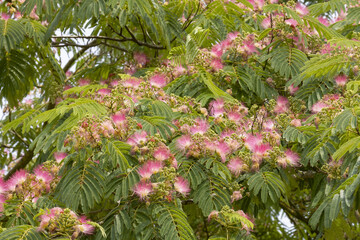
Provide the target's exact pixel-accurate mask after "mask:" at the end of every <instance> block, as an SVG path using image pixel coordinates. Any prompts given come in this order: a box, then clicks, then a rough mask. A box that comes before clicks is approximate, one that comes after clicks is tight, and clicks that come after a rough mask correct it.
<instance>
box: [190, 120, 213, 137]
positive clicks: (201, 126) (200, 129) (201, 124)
mask: <svg viewBox="0 0 360 240" xmlns="http://www.w3.org/2000/svg"><path fill="white" fill-rule="evenodd" d="M196 123H197V124H196V126H193V127H191V128H190V133H191V134H196V133H199V134H204V133H206V132H207V130H208V129H209V124H208V123H207V121H206V120H203V119H197V120H196Z"/></svg>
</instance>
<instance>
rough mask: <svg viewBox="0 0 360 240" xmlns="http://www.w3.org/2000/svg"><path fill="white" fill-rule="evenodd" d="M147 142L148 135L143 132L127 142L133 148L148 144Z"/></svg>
mask: <svg viewBox="0 0 360 240" xmlns="http://www.w3.org/2000/svg"><path fill="white" fill-rule="evenodd" d="M146 141H147V133H146V132H145V131H141V132H136V133H134V134H133V135H131V136H130V137H129V138H128V140H127V141H126V143H127V144H129V145H131V146H138V145H142V144H144V143H146Z"/></svg>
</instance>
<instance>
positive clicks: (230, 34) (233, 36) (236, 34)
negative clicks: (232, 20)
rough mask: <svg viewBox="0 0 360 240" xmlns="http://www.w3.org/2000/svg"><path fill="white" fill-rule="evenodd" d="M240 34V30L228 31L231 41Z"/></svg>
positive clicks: (228, 37)
mask: <svg viewBox="0 0 360 240" xmlns="http://www.w3.org/2000/svg"><path fill="white" fill-rule="evenodd" d="M238 35H239V32H231V33H228V35H227V39H229V40H230V41H234V40H235V39H236V38H237V36H238Z"/></svg>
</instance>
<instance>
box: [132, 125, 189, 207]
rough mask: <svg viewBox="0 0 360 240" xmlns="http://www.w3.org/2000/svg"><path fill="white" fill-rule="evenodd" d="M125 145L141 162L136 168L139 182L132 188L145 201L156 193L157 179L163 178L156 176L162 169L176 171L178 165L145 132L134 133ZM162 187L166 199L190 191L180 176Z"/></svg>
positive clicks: (170, 154) (166, 151)
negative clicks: (128, 146) (166, 192)
mask: <svg viewBox="0 0 360 240" xmlns="http://www.w3.org/2000/svg"><path fill="white" fill-rule="evenodd" d="M127 143H128V144H130V145H131V146H132V152H133V154H134V155H137V156H138V159H141V160H142V162H143V164H142V165H141V166H140V167H139V168H138V173H139V175H140V177H141V179H140V182H139V183H137V184H136V185H135V186H134V188H133V191H134V193H135V194H136V195H137V196H139V198H140V199H143V200H146V199H148V198H149V197H151V195H152V194H156V193H157V192H158V186H159V183H160V182H161V181H160V182H159V179H163V178H162V177H157V176H156V175H163V171H164V168H167V169H169V168H173V169H177V167H178V164H177V161H176V159H175V157H174V155H173V154H172V153H171V152H170V149H169V148H168V146H166V145H165V144H163V143H161V142H158V141H157V140H156V139H155V138H152V137H150V136H148V135H147V133H146V132H145V131H141V132H136V133H134V134H133V135H132V136H130V137H129V139H128V140H127ZM154 144H155V145H154ZM164 187H165V188H166V190H167V191H168V192H169V193H168V195H167V196H166V197H167V198H168V199H171V198H172V195H173V194H175V192H178V193H180V194H182V195H186V194H187V193H189V192H190V190H191V189H190V187H189V184H188V182H187V180H186V179H184V178H182V177H181V176H177V177H176V178H175V179H168V181H166V182H165V186H164Z"/></svg>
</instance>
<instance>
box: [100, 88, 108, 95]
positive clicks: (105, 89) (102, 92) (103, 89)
mask: <svg viewBox="0 0 360 240" xmlns="http://www.w3.org/2000/svg"><path fill="white" fill-rule="evenodd" d="M97 93H98V94H100V95H101V96H106V95H109V94H110V93H111V89H109V88H102V89H99V90H98V91H97Z"/></svg>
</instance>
